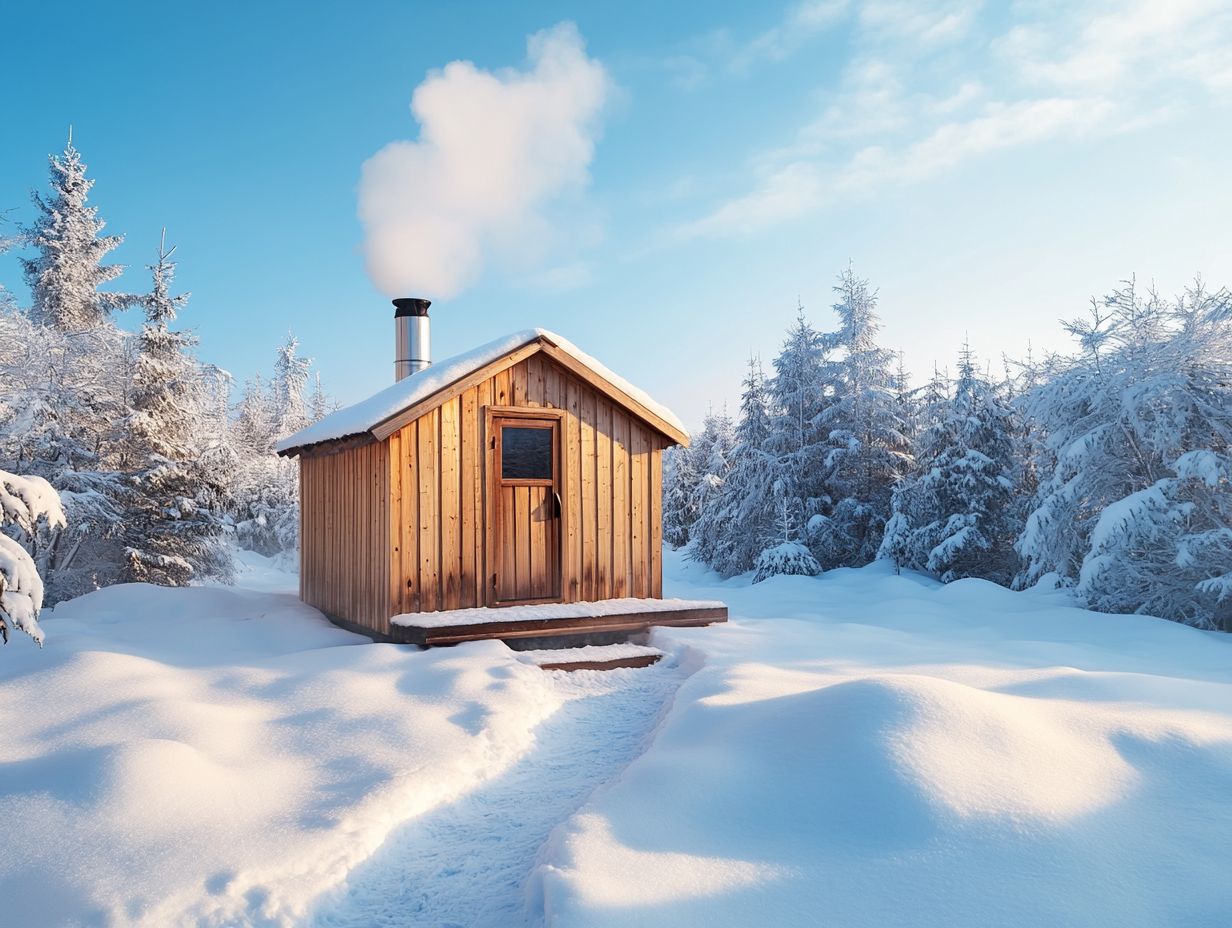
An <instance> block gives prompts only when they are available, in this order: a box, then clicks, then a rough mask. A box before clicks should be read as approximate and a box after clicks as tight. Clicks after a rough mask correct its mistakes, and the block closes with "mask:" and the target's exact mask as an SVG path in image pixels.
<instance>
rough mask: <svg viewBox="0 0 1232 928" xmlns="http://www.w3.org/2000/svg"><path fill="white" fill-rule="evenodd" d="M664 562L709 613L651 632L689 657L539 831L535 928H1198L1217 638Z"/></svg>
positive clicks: (1014, 601)
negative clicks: (615, 751)
mask: <svg viewBox="0 0 1232 928" xmlns="http://www.w3.org/2000/svg"><path fill="white" fill-rule="evenodd" d="M668 563H669V565H672V571H673V573H674V572H675V565H673V564H672V558H669V560H668ZM677 576H679V574H677ZM689 576H690V582H689V585H688V586H687V587H684V585H683V584H682V583H681V582H680V581H679V580H677V581H676V583H675V584H671V585H672V587H673V589H672V592H681V591H682V589H686V588H687V589H688V592H689V594H690V595H707V594H709V593H721V594H722V595H723V596H724V598H726V599H727V600H728V603H729V606H730V607H731V613H732V621H731V622H730V623H729V624H728V625H727V626H724V627H721V628H713V629H699V630H694V629H663V630H660V631H658V632H657V633H656V643H657V644H659V645H660V646H668V645H671V644H674V645H687V646H690V647H694V648H697V649H700V650H703V651H705V652H706V655H707V656H706V662H705V664H704V666H703V667H702V668H701V669H700V670H699V671H698V672H697V673H696V674H695V675H694V676H693V677H691V678H690V679H689V680H688V681H686V682H685V684H684V685H683V686H682V687H681V689H680V691H679V692H678V693H677V696H676V703H675V709H674V711H673V712H672V713H671V715H670V716H669V717H668V718H667V719H666V720H665V722H664V724H663V726H662V728H661V729H660V731H659V732H658V734H657V737H656V739H655V742H654V746H653V748H652V749H651V750H650V751H648V752H647V753H646V754H645V755H643V756H642V757H640V758H639V759H638V760H637V761H635V762H634V763H633V764H632V765H631V766H630V768H629V769H628V770H627V771H626V772H625V775H624V776H623V777H622V778H621V780H620V781H619V782H618V783H616V784H615V785H614V786H613V787H612V788H611V789H610V790H608V791H606V792H604V793H602V794H601V795H599V796H597V797H595V799H594V800H593V801H592V802H591V803H590V804H589V805H588V806H587V807H586V808H584V809H583V810H582V811H581V812H580V814H579V815H577V816H575V817H574V818H573V819H571V820H570V822H568V823H567V824H566V825H565V826H563V827H562V828H561V829H559V830H558V832H557V834H556V836H555V838H554V840H553V842H552V844H551V846H550V847H549V850H548V853H547V854H546V855H545V860H544V863H543V866H542V867H541V869H540V873H539V886H540V887H541V892H542V894H543V898H542V900H541V905H542V906H543V911H544V912H545V913H547V918H546V924H547V925H548V926H551V928H566V926H570V928H571V926H583V925H584V926H588V928H602V926H617V925H620V926H629V925H637V926H639V928H648V926H659V925H662V926H674V925H681V924H704V925H707V926H709V928H721V926H728V925H730V926H745V925H750V924H781V925H805V924H817V923H819V922H824V923H826V924H835V925H891V924H911V925H922V926H933V925H936V926H947V928H949V926H971V928H976V926H980V928H983V926H990V925H1004V926H1011V925H1049V924H1057V925H1061V924H1063V925H1081V926H1095V925H1105V924H1115V925H1118V926H1124V925H1130V926H1144V928H1145V926H1162V925H1172V924H1191V925H1210V926H1212V928H1213V926H1215V925H1219V924H1222V923H1223V919H1224V915H1225V913H1226V912H1227V911H1228V906H1229V905H1232V883H1229V882H1228V880H1227V878H1226V874H1225V873H1223V872H1222V867H1223V865H1222V863H1221V861H1225V860H1226V859H1227V854H1228V853H1229V851H1232V839H1230V838H1229V835H1232V807H1229V805H1228V803H1227V802H1226V796H1227V795H1232V792H1230V791H1232V710H1230V709H1229V708H1228V707H1229V706H1232V669H1230V668H1232V661H1230V658H1232V641H1230V640H1227V639H1225V638H1223V637H1220V636H1216V635H1212V634H1210V633H1201V632H1196V631H1194V630H1192V629H1187V628H1182V627H1180V626H1177V625H1175V624H1173V623H1169V622H1163V621H1160V620H1151V619H1144V618H1142V617H1136V616H1106V615H1096V614H1093V613H1088V612H1085V611H1083V610H1079V609H1075V608H1073V607H1072V606H1070V605H1068V601H1067V600H1066V598H1065V597H1064V595H1063V594H1057V593H1054V592H1029V593H1011V592H1009V591H1007V590H1004V589H1001V588H998V587H995V586H994V585H992V584H988V583H983V582H981V581H964V582H960V583H955V584H951V585H949V586H947V587H945V588H940V587H938V586H937V585H936V584H935V583H932V582H930V581H927V580H923V579H922V578H919V577H914V576H910V575H906V576H901V577H900V576H894V575H892V574H889V573H887V572H885V571H883V570H880V569H874V570H853V571H834V572H831V573H830V574H826V575H823V576H822V577H820V578H803V577H776V578H773V579H772V580H770V581H767V582H766V583H762V584H758V585H757V586H756V587H749V586H748V585H747V584H748V578H747V577H746V578H744V579H743V580H735V581H727V582H722V583H721V582H719V581H718V580H717V578H715V577H714V576H713V575H710V576H709V580H707V579H706V578H705V577H703V576H698V574H697V573H696V572H695V571H693V572H691V573H690V575H689ZM705 583H709V584H710V585H709V586H705V585H703V584H705ZM766 591H770V595H771V597H772V599H770V600H769V601H768V600H767V598H766V595H765V593H766ZM775 607H777V609H778V613H777V614H778V615H780V616H782V618H766V619H750V618H748V616H749V614H750V612H752V611H754V610H758V611H766V612H769V611H770V610H772V609H774V608H775Z"/></svg>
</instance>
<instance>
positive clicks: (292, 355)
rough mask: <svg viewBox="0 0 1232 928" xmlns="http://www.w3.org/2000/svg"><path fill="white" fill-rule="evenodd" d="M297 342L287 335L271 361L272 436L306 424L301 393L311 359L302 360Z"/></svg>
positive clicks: (304, 386) (303, 389)
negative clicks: (272, 369)
mask: <svg viewBox="0 0 1232 928" xmlns="http://www.w3.org/2000/svg"><path fill="white" fill-rule="evenodd" d="M298 352H299V339H297V338H296V337H295V336H294V335H292V334H290V333H289V332H288V333H287V340H286V341H285V342H283V343H282V344H281V345H279V346H278V356H277V358H276V359H275V361H274V377H273V380H272V382H271V384H270V386H271V389H272V392H273V404H274V434H275V437H276V438H283V437H284V436H286V435H290V434H291V433H292V432H297V431H299V430H300V429H302V428H303V427H304V426H305V425H307V424H308V411H307V408H306V406H305V404H304V391H305V389H306V388H307V386H308V369H309V368H310V367H311V366H312V359H311V358H301V357H300V356H299V354H298Z"/></svg>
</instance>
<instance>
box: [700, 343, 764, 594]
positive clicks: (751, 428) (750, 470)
mask: <svg viewBox="0 0 1232 928" xmlns="http://www.w3.org/2000/svg"><path fill="white" fill-rule="evenodd" d="M743 387H744V389H743V393H742V395H741V398H740V421H739V423H738V424H737V426H736V431H735V444H734V446H733V447H732V449H731V452H730V454H729V455H728V456H727V464H728V469H727V473H726V475H725V477H724V478H723V484H722V486H721V487H720V488H719V490H718V493H717V494H716V496H715V497H714V499H713V501H712V502H711V504H710V505H709V506H707V507H706V511H705V512H704V513H703V516H702V518H701V520H700V522H699V524H700V525H701V529H700V533H701V535H702V537H707V538H713V542H712V543H710V544H709V545H706V544H703V549H704V550H705V552H706V553H708V555H709V558H710V559H709V560H708V561H707V563H708V564H709V565H710V566H711V567H713V568H714V569H715V570H717V571H718V572H719V573H720V574H722V575H723V576H725V577H730V576H733V575H735V574H739V573H743V572H744V571H746V570H751V569H752V568H753V563H754V561H756V559H757V555H758V554H759V553H760V552H761V550H762V548H763V547H764V546H765V544H766V543H767V541H768V539H770V538H772V536H773V534H774V531H773V519H774V504H775V484H776V480H777V474H776V471H777V469H778V468H777V463H778V462H777V459H776V458H775V456H774V455H772V454H770V453H769V452H768V451H767V450H766V445H767V440H768V438H769V435H770V411H769V399H770V397H769V392H768V390H767V388H766V379H765V375H764V374H763V372H762V368H761V362H760V361H759V360H757V359H755V358H749V366H748V372H747V373H746V375H745V378H744V384H743ZM699 556H700V555H699Z"/></svg>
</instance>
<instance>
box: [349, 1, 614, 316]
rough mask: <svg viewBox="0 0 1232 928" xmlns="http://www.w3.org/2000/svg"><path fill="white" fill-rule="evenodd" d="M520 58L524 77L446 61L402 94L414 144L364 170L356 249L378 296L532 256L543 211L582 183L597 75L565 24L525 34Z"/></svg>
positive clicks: (446, 288) (543, 244)
mask: <svg viewBox="0 0 1232 928" xmlns="http://www.w3.org/2000/svg"><path fill="white" fill-rule="evenodd" d="M527 52H528V59H529V67H528V68H527V69H526V70H524V71H518V70H503V71H499V72H491V71H485V70H482V69H480V68H477V67H476V66H475V65H474V64H472V63H471V62H469V61H454V62H451V63H449V64H448V65H446V66H445V67H444V69H442V70H440V71H435V72H433V73H431V74H429V75H428V77H427V78H426V79H425V80H424V82H423V83H422V84H420V85H419V86H418V87H417V88H416V89H415V93H414V95H413V97H412V99H411V111H412V113H413V114H414V116H415V119H416V120H417V121H418V122H419V125H420V134H419V140H418V141H414V142H409V141H400V142H391V143H390V144H389V145H386V146H385V147H384V148H382V149H381V150H380V151H379V152H377V153H376V154H375V155H374V156H373V157H372V158H370V159H369V160H368V161H366V162H365V163H364V166H363V170H362V174H361V177H360V184H359V217H360V220H361V221H362V223H363V225H364V230H365V241H364V254H365V257H366V260H367V267H368V273H369V275H370V276H371V277H372V280H373V282H374V283H375V284H376V286H377V287H378V288H379V289H381V290H382V291H384V292H385V293H388V294H390V295H406V294H422V295H424V296H428V297H433V298H438V299H439V298H443V297H449V296H452V295H454V294H456V293H457V292H458V291H459V290H461V289H462V288H464V287H465V286H466V285H467V284H468V283H470V282H471V281H473V280H474V279H475V278H476V277H477V276H478V275H479V273H480V272H481V271H482V269H483V267H484V264H485V262H486V261H488V260H489V259H490V258H491V257H493V256H499V257H501V258H505V259H508V260H511V261H513V262H516V263H526V262H534V261H536V260H538V259H539V258H541V256H542V255H543V253H544V252H545V251H547V250H548V248H549V246H550V244H551V242H552V238H553V225H552V223H551V222H550V221H549V219H548V218H547V217H546V215H545V213H546V210H547V208H548V207H550V206H551V205H552V204H553V203H555V202H557V201H559V200H560V198H561V197H562V196H565V195H568V194H570V193H576V192H578V191H580V190H582V189H583V188H584V187H585V186H586V184H587V183H588V182H589V179H590V173H589V166H590V162H591V160H592V158H593V157H594V151H595V143H596V140H597V138H598V134H599V115H600V113H601V111H602V108H603V106H604V103H605V102H606V101H607V100H608V99H609V98H610V96H611V89H612V84H611V81H610V79H609V77H608V74H607V71H606V70H605V69H604V67H603V65H602V64H600V63H599V62H598V61H596V60H594V59H592V58H590V57H588V56H587V54H586V49H585V45H584V43H583V40H582V37H581V36H580V35H579V34H578V31H577V29H576V27H575V26H573V24H572V23H562V24H560V25H558V26H556V27H554V28H552V29H548V30H545V31H543V32H539V33H536V34H535V35H533V36H531V37H530V38H529V39H528V41H527Z"/></svg>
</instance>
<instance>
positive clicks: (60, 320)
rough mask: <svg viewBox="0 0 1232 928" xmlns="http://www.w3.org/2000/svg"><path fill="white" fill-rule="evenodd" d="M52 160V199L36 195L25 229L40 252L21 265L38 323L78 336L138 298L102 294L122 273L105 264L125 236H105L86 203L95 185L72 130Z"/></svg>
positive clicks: (29, 241)
mask: <svg viewBox="0 0 1232 928" xmlns="http://www.w3.org/2000/svg"><path fill="white" fill-rule="evenodd" d="M49 160H50V162H51V196H50V197H47V198H44V197H43V196H41V195H39V194H38V193H37V192H35V193H33V194H32V198H33V200H34V205H35V207H36V208H37V210H38V216H37V217H36V219H35V221H34V224H33V225H32V226H30V227H29V228H27V229H25V230H24V239H25V242H26V244H28V245H29V246H31V247H33V248H34V249H35V250H36V252H37V254H36V255H35V256H34V257H33V258H22V259H21V263H22V268H23V270H24V273H25V278H26V283H27V284H29V286H30V293H31V296H32V298H33V305H32V306H31V307H30V312H31V315H32V317H33V318H34V320H35V321H36V322H39V323H42V324H43V325H48V326H52V327H54V328H56V329H59V330H60V331H62V332H80V331H83V330H86V329H91V328H94V327H95V326H98V325H100V324H102V323H104V322H106V321H108V319H109V318H110V315H111V313H112V312H113V311H115V310H118V309H123V308H125V307H126V306H129V305H132V304H133V303H134V302H135V298H134V297H132V296H129V295H126V294H121V293H103V292H101V291H100V290H99V287H101V286H102V285H103V284H106V283H109V282H111V281H113V280H115V279H116V278H117V277H119V276H120V274H121V273H123V271H124V268H123V267H122V266H121V265H114V264H113V265H104V264H102V263H101V262H102V260H103V258H104V257H106V255H107V254H108V253H109V252H110V251H112V250H113V249H114V248H116V247H117V246H118V245H119V244H120V243H121V242H122V241H123V237H122V236H119V235H102V234H101V233H102V231H103V227H104V225H105V223H104V222H103V221H102V220H101V219H99V218H98V209H97V208H96V207H93V206H90V205H88V203H87V199H88V197H89V193H90V188H91V187H93V186H94V181H93V180H90V179H88V178H87V177H86V165H85V162H83V161H82V160H81V153H80V152H79V151H77V149H76V148H75V147H74V146H73V135H72V131H71V130H70V131H69V138H68V144H67V145H66V146H65V149H64V152H63V153H62V154H60V155H58V156H56V155H52V156H51V157H50V159H49Z"/></svg>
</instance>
